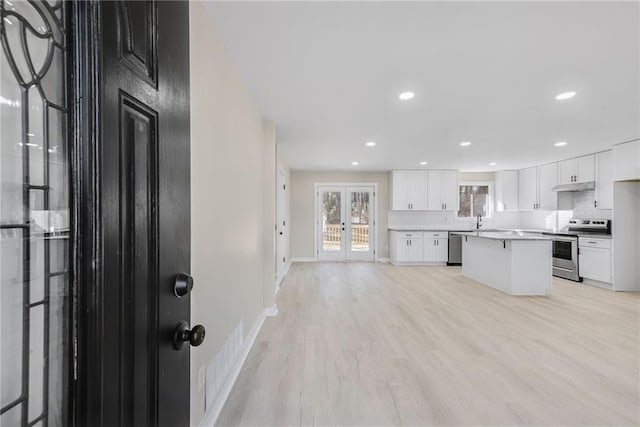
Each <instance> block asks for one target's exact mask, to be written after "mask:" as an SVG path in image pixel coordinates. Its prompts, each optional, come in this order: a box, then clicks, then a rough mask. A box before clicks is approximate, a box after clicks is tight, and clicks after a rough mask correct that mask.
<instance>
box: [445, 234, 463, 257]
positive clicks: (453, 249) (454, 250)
mask: <svg viewBox="0 0 640 427" xmlns="http://www.w3.org/2000/svg"><path fill="white" fill-rule="evenodd" d="M447 265H462V236H460V235H459V234H451V232H449V260H448V261H447Z"/></svg>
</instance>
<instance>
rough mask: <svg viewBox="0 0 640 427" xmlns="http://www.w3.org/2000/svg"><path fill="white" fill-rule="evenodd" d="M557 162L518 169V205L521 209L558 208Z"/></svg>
mask: <svg viewBox="0 0 640 427" xmlns="http://www.w3.org/2000/svg"><path fill="white" fill-rule="evenodd" d="M556 185H558V164H557V163H550V164H548V165H544V166H539V167H533V168H527V169H522V170H520V171H518V207H519V208H520V209H522V210H537V209H544V210H554V209H557V208H558V194H557V193H556V192H555V191H553V190H552V188H553V187H555V186H556Z"/></svg>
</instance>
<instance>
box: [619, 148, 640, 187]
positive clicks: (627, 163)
mask: <svg viewBox="0 0 640 427" xmlns="http://www.w3.org/2000/svg"><path fill="white" fill-rule="evenodd" d="M613 170H614V173H613V180H614V181H637V180H640V139H637V140H635V141H631V142H625V143H624V144H618V145H615V146H614V147H613Z"/></svg>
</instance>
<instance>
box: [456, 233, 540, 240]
mask: <svg viewBox="0 0 640 427" xmlns="http://www.w3.org/2000/svg"><path fill="white" fill-rule="evenodd" d="M451 234H457V235H460V236H469V237H480V238H483V239H493V240H553V237H552V236H544V235H541V234H534V233H526V232H521V231H453V232H451Z"/></svg>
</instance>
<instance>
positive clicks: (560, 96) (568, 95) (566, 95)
mask: <svg viewBox="0 0 640 427" xmlns="http://www.w3.org/2000/svg"><path fill="white" fill-rule="evenodd" d="M574 96H576V93H575V92H562V93H560V94H558V95H556V99H557V100H558V101H562V100H565V99H569V98H573V97H574Z"/></svg>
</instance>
